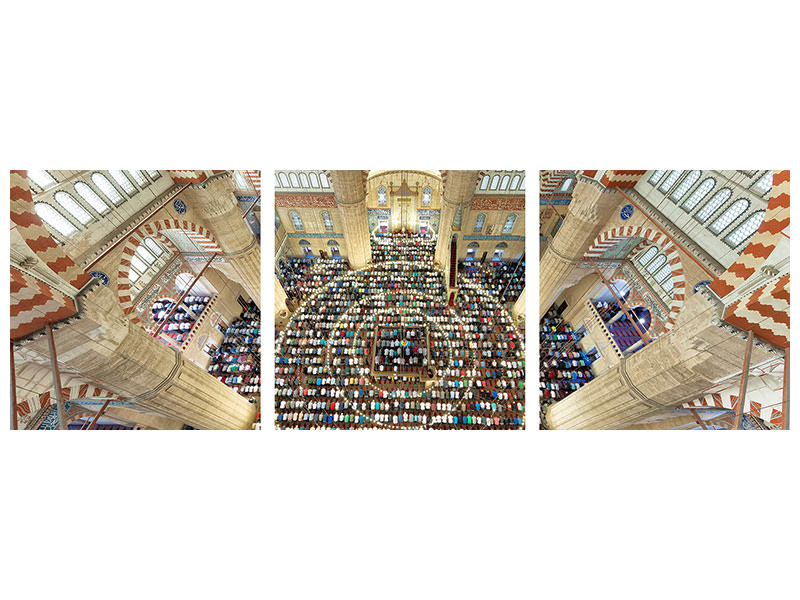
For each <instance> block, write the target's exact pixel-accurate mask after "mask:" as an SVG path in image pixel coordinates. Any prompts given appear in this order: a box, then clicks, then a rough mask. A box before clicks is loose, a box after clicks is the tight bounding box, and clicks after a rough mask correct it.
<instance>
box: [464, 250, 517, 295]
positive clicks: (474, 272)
mask: <svg viewBox="0 0 800 600" xmlns="http://www.w3.org/2000/svg"><path fill="white" fill-rule="evenodd" d="M459 272H460V273H462V274H463V275H464V276H466V277H469V278H471V279H473V280H475V281H476V282H478V283H480V284H481V285H482V286H483V287H484V289H485V290H486V291H488V292H490V293H492V294H494V295H495V296H497V297H498V298H499V299H500V301H501V302H515V301H516V300H517V298H519V295H520V294H521V293H522V290H523V289H525V257H524V256H523V257H522V258H521V259H520V260H518V261H515V262H511V261H503V260H496V261H491V262H486V263H480V262H478V261H475V260H465V261H462V262H461V263H460V264H459Z"/></svg>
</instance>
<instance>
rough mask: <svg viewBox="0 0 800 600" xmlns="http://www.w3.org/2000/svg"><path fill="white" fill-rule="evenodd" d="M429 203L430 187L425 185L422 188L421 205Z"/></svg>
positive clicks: (428, 204)
mask: <svg viewBox="0 0 800 600" xmlns="http://www.w3.org/2000/svg"><path fill="white" fill-rule="evenodd" d="M430 205H431V188H429V187H426V188H425V189H424V190H422V206H430Z"/></svg>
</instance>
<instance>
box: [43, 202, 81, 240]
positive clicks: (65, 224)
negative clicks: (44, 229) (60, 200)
mask: <svg viewBox="0 0 800 600" xmlns="http://www.w3.org/2000/svg"><path fill="white" fill-rule="evenodd" d="M34 208H35V209H36V214H37V215H39V218H41V219H42V221H44V222H45V223H46V224H47V225H49V226H50V227H52V228H53V229H55V230H56V231H57V232H58V233H60V234H61V235H63V236H68V235H72V234H73V233H75V232H76V231H78V230H77V229H76V228H75V226H74V225H73V224H72V223H70V222H69V221H67V219H65V218H64V215H62V214H61V213H60V212H58V211H57V210H56V209H55V208H53V207H52V206H50V205H49V204H45V203H44V202H37V203H36V204H34Z"/></svg>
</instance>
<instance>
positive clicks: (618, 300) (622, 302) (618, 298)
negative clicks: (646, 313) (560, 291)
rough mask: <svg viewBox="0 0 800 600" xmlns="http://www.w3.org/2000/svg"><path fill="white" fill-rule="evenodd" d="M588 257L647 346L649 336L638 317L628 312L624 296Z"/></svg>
mask: <svg viewBox="0 0 800 600" xmlns="http://www.w3.org/2000/svg"><path fill="white" fill-rule="evenodd" d="M587 258H588V259H589V262H590V263H592V266H593V267H594V270H595V271H597V274H598V275H600V279H602V280H603V283H604V284H606V287H607V288H608V291H610V292H611V294H612V295H613V296H614V298H616V299H617V304H619V307H620V309H621V310H622V311H623V312H624V313H625V316H626V317H628V320H629V321H630V322H631V325H633V328H634V329H635V330H636V332H637V333H638V334H639V337H641V338H642V341H643V342H644V345H645V346H647V345H648V344H649V343H650V342H648V341H647V338H646V337H645V335H644V332H643V331H642V330H641V329H640V328H639V324H638V323H637V322H636V319H635V318H633V316H631V314H630V313H629V312H628V307H627V305H626V304H625V301H624V300H623V299H622V298H620V297H619V296H617V292H616V290H614V288H613V287H611V285H610V284H609V283H608V281H606V278H605V277H603V273H602V272H601V271H600V269H598V268H597V265H596V264H594V261H593V260H592V258H591V257H587ZM651 324H652V319H651Z"/></svg>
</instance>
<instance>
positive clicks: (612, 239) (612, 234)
mask: <svg viewBox="0 0 800 600" xmlns="http://www.w3.org/2000/svg"><path fill="white" fill-rule="evenodd" d="M631 238H641V241H640V242H639V243H638V244H637V245H636V247H635V248H634V249H633V250H632V252H630V253H628V254H627V256H632V255H633V253H634V252H637V251H638V250H639V249H641V248H642V247H643V246H644V245H649V244H657V245H658V246H659V247H660V248H661V250H662V252H664V254H665V255H666V257H667V263H668V264H669V265H670V266H671V267H672V302H671V303H670V306H669V316H668V317H667V322H666V323H664V327H665V329H667V330H669V329H672V327H673V325H675V319H676V318H677V317H678V314H679V313H680V311H681V309H682V308H683V302H684V299H685V291H686V278H685V277H684V272H683V265H682V264H681V257H680V254H679V253H678V248H677V246H675V244H673V243H672V242H671V241H670V240H669V238H668V237H667V236H666V235H664V234H663V233H661V232H660V231H658V230H657V229H646V228H644V227H634V226H626V227H615V228H614V229H611V230H609V231H606V232H604V233H602V234H600V235H599V236H597V238H596V239H595V241H594V242H593V243H592V246H591V247H590V248H589V249H588V250H587V251H586V254H584V257H585V258H593V259H594V258H597V259H601V258H602V257H603V256H604V255H606V256H607V255H608V254H609V253H611V252H613V250H614V249H615V248H618V247H619V246H620V245H624V244H626V243H628V240H630V239H631ZM617 258H624V257H617Z"/></svg>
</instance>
